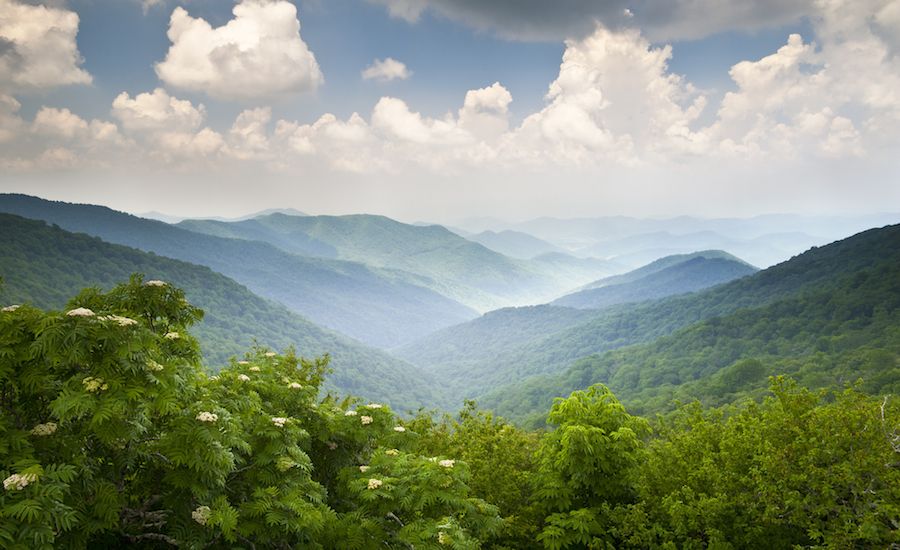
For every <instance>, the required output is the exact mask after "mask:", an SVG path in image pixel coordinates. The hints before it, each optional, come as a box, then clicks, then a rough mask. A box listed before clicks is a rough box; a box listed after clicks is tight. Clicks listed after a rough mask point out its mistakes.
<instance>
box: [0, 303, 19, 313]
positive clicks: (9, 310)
mask: <svg viewBox="0 0 900 550" xmlns="http://www.w3.org/2000/svg"><path fill="white" fill-rule="evenodd" d="M19 307H21V306H19V305H18V304H16V305H11V306H6V307H5V308H3V309H0V311H5V312H7V313H9V312H12V311H15V310H17V309H19Z"/></svg>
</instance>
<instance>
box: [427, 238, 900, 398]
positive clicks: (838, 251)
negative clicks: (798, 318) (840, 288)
mask: <svg viewBox="0 0 900 550" xmlns="http://www.w3.org/2000/svg"><path fill="white" fill-rule="evenodd" d="M898 251H900V226H888V227H885V228H882V229H873V230H869V231H865V232H863V233H859V234H857V235H854V236H853V237H850V238H848V239H844V240H842V241H838V242H835V243H832V244H830V245H827V246H824V247H821V248H813V249H810V250H809V251H807V252H805V253H804V254H801V255H799V256H797V257H795V258H792V259H791V260H789V261H787V262H784V263H782V264H779V265H777V266H774V267H771V268H769V269H766V270H763V271H760V272H758V273H756V274H754V275H751V276H749V277H744V278H742V279H738V280H736V281H732V282H730V283H727V284H724V285H720V286H717V287H714V288H711V289H707V290H704V291H701V292H698V293H695V294H689V295H683V296H674V297H669V298H665V299H662V300H658V301H654V302H648V303H643V304H637V305H618V306H613V307H611V308H609V309H607V310H603V311H601V312H598V315H596V316H594V317H592V318H590V319H589V320H587V321H585V322H583V323H581V324H578V325H575V326H571V327H569V328H565V329H563V330H560V331H557V332H554V333H548V334H546V335H545V336H544V337H542V338H536V339H534V340H532V341H530V342H527V343H525V344H522V345H510V346H507V347H495V348H492V350H491V351H492V353H490V354H489V356H490V359H489V360H484V361H481V360H479V361H469V360H468V359H467V357H463V356H459V355H458V356H456V357H454V358H453V360H452V361H447V362H440V363H435V364H432V365H431V366H429V369H430V370H431V371H432V372H434V373H435V374H436V375H437V376H438V378H439V379H441V380H443V381H445V385H446V386H447V387H448V390H450V391H451V392H452V395H453V397H454V398H456V399H459V398H470V397H476V396H478V395H481V394H484V393H487V392H489V391H490V390H491V389H493V388H497V387H499V386H503V385H506V384H508V383H510V381H521V380H524V379H525V378H527V377H529V376H532V375H536V374H544V373H554V372H559V371H561V370H562V369H564V368H566V367H567V366H569V365H571V364H572V363H573V362H574V361H576V360H578V359H581V358H583V357H586V356H589V355H592V354H597V353H603V352H606V351H609V350H612V349H616V348H620V347H623V346H628V345H631V344H637V343H642V342H649V341H652V340H655V339H656V338H659V337H662V336H666V335H669V334H672V333H673V332H675V331H677V330H679V329H681V328H683V327H687V326H689V325H692V324H694V323H696V322H698V321H702V320H704V319H709V318H712V317H717V316H724V315H728V314H731V313H733V312H736V311H737V310H739V309H743V308H751V307H761V306H764V305H766V304H770V303H774V302H776V301H778V300H781V299H784V298H789V297H791V296H796V295H799V294H801V293H804V292H808V291H813V290H816V289H818V288H821V287H823V285H828V284H830V283H832V282H834V281H835V280H836V279H839V278H841V277H843V276H846V275H852V274H854V273H856V272H858V271H862V270H865V269H868V268H872V267H874V266H877V265H879V264H881V263H882V262H884V261H886V260H888V261H896V262H900V252H898ZM434 345H435V346H439V345H440V344H439V343H435V344H434ZM473 353H474V352H473ZM477 353H478V354H484V352H482V351H478V352H477Z"/></svg>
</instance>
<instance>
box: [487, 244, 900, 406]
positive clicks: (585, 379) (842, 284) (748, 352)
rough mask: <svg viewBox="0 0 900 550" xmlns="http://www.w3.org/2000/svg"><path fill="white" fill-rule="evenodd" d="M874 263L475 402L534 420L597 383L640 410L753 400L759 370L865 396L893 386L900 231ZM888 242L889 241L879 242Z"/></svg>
mask: <svg viewBox="0 0 900 550" xmlns="http://www.w3.org/2000/svg"><path fill="white" fill-rule="evenodd" d="M894 229H895V230H894V231H893V232H892V234H887V235H885V236H886V237H888V238H889V239H893V240H894V244H893V248H890V247H887V248H885V249H884V250H883V252H884V253H885V254H886V255H885V256H884V257H883V259H882V261H880V262H878V263H876V264H875V265H870V266H866V267H861V268H860V269H858V270H847V271H845V272H844V273H843V274H841V275H840V276H838V278H837V279H836V280H833V281H824V282H822V283H821V285H819V286H817V287H814V288H807V289H805V290H804V291H802V292H800V293H798V294H795V295H793V296H790V297H787V298H783V299H780V300H778V301H776V302H774V303H771V304H769V305H765V306H762V307H756V308H747V309H741V310H738V311H736V312H734V313H731V314H729V315H725V316H721V317H713V318H710V319H707V320H704V321H701V322H699V323H695V324H693V325H690V326H688V327H686V328H683V329H681V330H679V331H677V332H675V333H674V334H672V335H669V336H665V337H662V338H659V339H657V340H655V341H653V342H650V343H646V344H638V345H634V346H629V347H625V348H621V349H617V350H612V351H608V352H606V353H603V354H598V355H592V356H589V357H586V358H584V359H581V360H579V361H576V362H575V363H574V364H573V365H572V366H571V367H570V368H568V369H567V370H566V371H564V372H562V373H559V374H552V375H547V376H539V377H535V378H532V379H530V380H527V381H525V382H523V383H521V384H514V385H511V386H510V387H504V388H501V389H498V390H496V391H495V392H494V393H492V394H490V395H488V396H486V397H485V398H484V399H483V405H485V406H488V407H491V408H493V409H494V410H495V411H497V412H498V413H500V414H504V415H507V416H510V417H514V418H518V419H520V420H521V419H526V418H530V419H532V420H534V419H536V418H538V417H539V416H542V414H543V411H544V410H545V408H546V406H549V404H550V403H552V401H553V398H554V397H556V396H558V395H568V394H569V393H570V392H572V391H574V390H576V389H581V388H585V387H588V386H590V385H592V384H595V383H598V382H602V383H604V384H607V385H608V386H609V387H610V389H612V390H613V391H614V392H615V393H616V395H617V396H619V397H620V398H621V399H622V400H623V402H624V403H625V404H626V405H627V406H628V407H629V410H633V411H636V412H638V413H641V414H647V413H652V412H658V411H664V410H667V409H670V408H671V407H672V403H673V401H674V400H676V399H677V400H680V401H682V402H687V401H692V400H694V399H700V400H702V401H703V402H704V404H705V405H713V406H717V405H722V404H726V403H730V402H733V401H735V400H737V399H739V398H741V397H760V396H761V395H762V394H764V393H765V390H766V388H767V386H768V381H767V377H768V376H774V375H781V374H787V375H790V376H792V377H793V378H795V379H796V380H798V382H800V383H801V384H802V385H804V386H807V387H811V388H817V387H840V386H842V385H846V384H850V383H853V382H855V381H857V380H859V379H861V380H862V389H863V390H864V391H866V392H869V393H872V394H883V393H897V392H900V231H897V230H896V228H894ZM886 244H887V243H886Z"/></svg>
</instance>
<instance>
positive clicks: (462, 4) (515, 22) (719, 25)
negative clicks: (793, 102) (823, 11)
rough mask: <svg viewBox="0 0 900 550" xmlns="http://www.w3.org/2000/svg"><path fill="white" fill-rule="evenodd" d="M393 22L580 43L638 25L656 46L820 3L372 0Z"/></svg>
mask: <svg viewBox="0 0 900 550" xmlns="http://www.w3.org/2000/svg"><path fill="white" fill-rule="evenodd" d="M369 2H372V3H375V4H380V5H383V6H385V7H386V8H387V9H388V12H389V13H390V14H391V15H392V16H393V17H398V18H402V19H405V20H407V21H409V22H415V21H417V20H418V19H419V18H420V17H421V15H422V13H423V12H425V11H426V10H431V11H432V12H433V13H435V14H437V15H439V16H442V17H446V18H449V19H451V20H454V21H458V22H461V23H463V24H466V25H468V26H470V27H472V28H475V29H478V30H484V31H493V32H496V33H498V34H499V35H501V36H504V37H506V38H511V39H515V40H550V41H559V40H564V39H578V38H583V37H585V36H587V35H589V34H591V33H592V32H593V30H594V26H595V25H596V23H597V22H600V23H601V24H602V25H603V26H605V27H607V28H612V29H619V28H623V27H633V26H636V27H638V28H640V29H641V30H642V31H643V32H644V34H645V35H646V36H648V37H649V38H650V39H651V40H653V41H666V40H678V39H692V38H701V37H703V36H707V35H710V34H715V33H719V32H725V31H729V30H754V29H759V28H766V27H775V26H779V25H784V24H786V23H789V22H791V21H796V20H798V19H800V18H801V17H803V16H805V15H809V14H811V13H813V11H814V3H815V0H759V1H756V2H744V1H741V0H727V1H722V0H673V1H669V2H659V1H658V0H607V1H603V2H598V1H597V0H556V1H553V2H551V1H548V0H492V1H490V2H485V1H483V0H369Z"/></svg>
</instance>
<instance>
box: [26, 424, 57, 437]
mask: <svg viewBox="0 0 900 550" xmlns="http://www.w3.org/2000/svg"><path fill="white" fill-rule="evenodd" d="M55 431H56V422H47V423H46V424H38V425H37V426H35V427H34V428H31V435H53V433H54V432H55Z"/></svg>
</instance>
